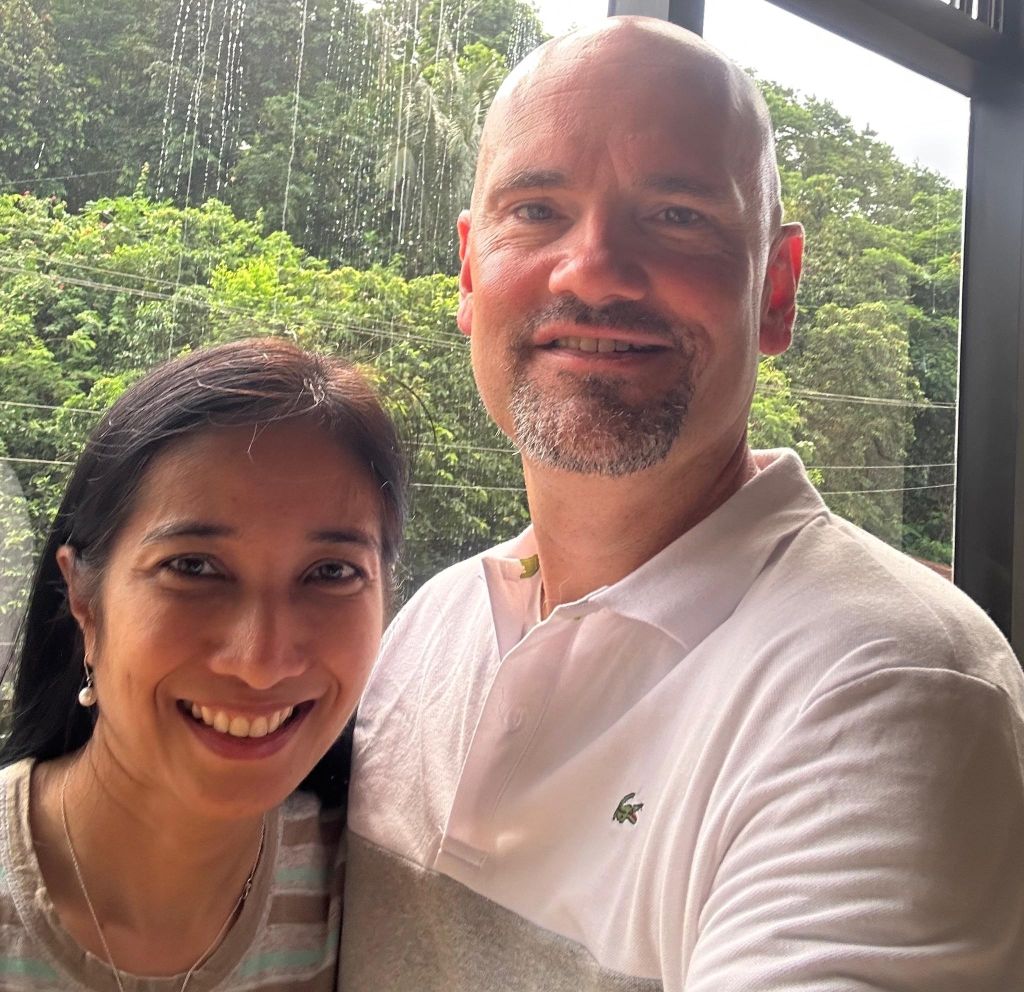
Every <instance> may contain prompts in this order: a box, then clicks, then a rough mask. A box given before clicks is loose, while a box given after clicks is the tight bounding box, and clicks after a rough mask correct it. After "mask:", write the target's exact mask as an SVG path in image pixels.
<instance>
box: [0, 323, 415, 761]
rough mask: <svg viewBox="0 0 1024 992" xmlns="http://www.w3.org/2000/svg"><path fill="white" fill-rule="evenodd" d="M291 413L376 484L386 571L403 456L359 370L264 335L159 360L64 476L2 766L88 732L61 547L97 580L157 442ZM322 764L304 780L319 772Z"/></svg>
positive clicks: (394, 549)
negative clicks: (322, 435) (310, 425)
mask: <svg viewBox="0 0 1024 992" xmlns="http://www.w3.org/2000/svg"><path fill="white" fill-rule="evenodd" d="M297 417H301V418H303V419H304V420H309V421H311V422H312V423H313V424H315V425H316V426H317V427H319V428H321V429H322V430H324V431H326V432H327V433H328V434H329V435H331V436H332V437H333V438H334V439H335V440H336V441H337V442H338V443H339V444H340V445H341V446H343V447H344V448H345V449H346V450H348V451H351V452H352V453H353V454H354V455H355V457H356V458H357V459H359V460H360V461H361V462H363V464H364V465H365V466H366V468H367V471H368V472H369V473H370V474H371V475H372V476H373V478H374V479H375V480H376V482H377V483H378V484H379V490H380V504H381V532H382V549H381V550H382V557H383V562H384V565H385V569H386V571H387V572H388V574H391V571H392V569H393V566H394V563H395V559H396V557H397V554H398V550H399V546H400V543H401V535H402V526H403V523H404V516H405V484H406V473H407V469H406V463H405V459H404V456H403V454H402V451H401V447H400V445H399V442H398V438H397V434H396V431H395V426H394V424H393V423H392V421H391V418H390V417H389V416H388V414H387V413H386V412H385V410H384V408H383V407H382V405H381V402H380V399H379V397H378V396H377V393H376V391H375V390H374V389H373V387H372V386H371V385H370V384H369V382H368V381H367V380H366V379H365V378H364V376H363V375H362V374H361V373H360V372H359V371H358V370H357V369H356V368H355V367H353V366H352V365H351V364H350V363H348V362H347V361H344V360H343V359H339V358H334V357H329V356H326V355H320V354H313V353H310V352H307V351H303V350H302V349H301V348H299V347H297V346H296V345H294V344H292V343H290V342H288V341H285V340H282V339H281V338H269V337H268V338H254V339H250V340H246V341H236V342H233V343H231V344H223V345H219V346H217V347H214V348H205V349H202V350H199V351H195V352H192V353H191V354H188V355H185V356H183V357H181V358H177V359H174V360H173V361H170V362H167V363H166V364H163V365H160V366H158V367H157V368H155V369H153V370H152V371H151V372H149V373H148V374H147V375H146V376H144V377H143V378H142V379H140V380H139V381H138V382H136V383H135V384H134V385H133V386H131V387H130V388H129V389H127V390H126V391H125V392H124V394H123V395H122V396H121V397H120V399H118V400H117V402H116V403H114V405H113V406H112V407H111V408H110V409H109V410H108V411H107V412H106V414H104V416H103V418H102V419H101V420H100V422H99V423H98V424H97V426H96V428H95V430H93V432H92V434H91V435H90V437H89V440H88V441H87V442H86V445H85V449H84V450H83V451H82V454H81V456H80V457H79V459H78V462H77V463H76V465H75V467H74V470H73V472H72V473H71V480H70V481H69V482H68V487H67V490H66V492H65V493H64V499H63V501H62V503H61V505H60V509H59V510H58V512H57V516H56V518H55V520H54V522H53V526H52V527H51V528H50V532H49V534H48V535H47V538H46V543H45V545H44V547H43V551H42V556H41V558H40V561H39V565H38V567H37V569H36V572H35V575H34V577H33V581H32V586H31V588H30V591H29V601H28V609H27V612H26V614H25V617H24V619H23V621H22V624H21V629H20V632H19V637H18V638H17V639H16V642H15V647H14V650H13V652H12V655H11V664H9V665H8V670H7V671H6V672H5V673H4V677H5V680H6V681H13V698H12V699H11V711H10V724H9V727H10V732H9V734H8V736H7V738H6V740H5V741H4V742H3V744H2V746H0V765H7V764H10V763H11V762H13V761H18V760H19V759H21V758H25V757H34V758H36V759H38V760H41V761H45V760H47V759H50V758H55V757H58V756H59V755H62V754H67V753H68V752H70V751H74V750H76V749H78V748H79V747H81V746H82V745H83V744H84V743H85V742H86V741H87V740H88V739H89V737H90V735H91V734H92V729H93V716H92V713H93V711H92V710H89V709H86V708H85V707H83V706H80V705H79V704H78V701H77V697H78V691H79V689H80V688H81V686H82V678H83V676H82V673H83V651H84V645H83V640H82V635H81V631H80V630H79V627H78V624H77V623H76V621H75V619H74V617H73V616H72V615H71V612H70V610H69V608H68V601H67V591H66V587H65V584H64V580H63V578H62V576H61V574H60V570H59V568H58V566H57V557H56V556H57V549H58V548H60V547H61V546H62V545H64V544H68V545H70V546H71V547H72V548H74V550H75V559H76V567H80V568H82V570H83V579H84V580H85V581H86V584H87V589H88V586H89V585H90V584H92V585H95V586H96V587H97V588H98V584H99V583H98V580H99V578H100V577H101V576H102V572H103V569H104V567H105V565H106V562H107V559H108V557H109V555H110V552H111V549H112V546H113V543H114V540H115V538H116V537H117V534H118V531H119V530H120V528H121V527H122V525H123V524H124V522H125V520H126V519H127V517H128V515H129V513H130V512H131V509H132V506H133V503H134V500H135V497H136V494H137V493H138V490H139V486H140V484H141V482H142V480H143V478H144V477H145V474H146V470H147V467H148V466H149V464H150V462H151V461H152V460H153V458H154V456H156V455H157V454H159V452H160V451H161V450H162V449H163V448H164V447H166V446H167V445H168V444H169V443H171V442H173V441H175V440H176V439H178V438H181V437H184V436H186V435H190V434H194V433H196V432H197V431H202V430H205V429H206V428H210V427H226V426H237V425H242V424H245V425H248V424H253V425H256V424H261V425H265V424H269V423H274V422H278V421H282V420H291V419H294V418H297ZM328 757H330V756H328ZM327 771H328V770H327V769H319V770H318V771H317V772H315V773H314V774H313V775H312V776H311V777H312V778H316V779H318V780H323V779H324V774H325V772H327ZM327 777H328V778H331V779H333V778H335V776H334V775H333V774H328V775H327Z"/></svg>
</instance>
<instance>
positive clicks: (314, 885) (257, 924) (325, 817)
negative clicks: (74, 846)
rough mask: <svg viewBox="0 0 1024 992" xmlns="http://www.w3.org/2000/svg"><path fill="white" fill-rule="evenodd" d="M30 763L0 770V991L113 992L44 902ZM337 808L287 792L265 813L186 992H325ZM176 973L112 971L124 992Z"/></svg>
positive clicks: (167, 989) (333, 940)
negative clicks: (231, 901) (237, 887)
mask: <svg viewBox="0 0 1024 992" xmlns="http://www.w3.org/2000/svg"><path fill="white" fill-rule="evenodd" d="M32 764H33V762H32V760H31V759H26V760H25V761H20V762H18V763H16V764H14V765H10V766H8V767H7V768H4V769H2V770H0V989H3V992H116V989H117V983H116V981H115V979H114V975H113V973H112V972H111V970H110V967H109V966H108V964H107V963H106V961H103V960H101V959H100V958H98V957H96V956H95V955H93V954H90V953H89V952H87V951H85V950H83V949H82V948H81V947H79V946H78V944H76V943H75V941H74V940H73V938H72V937H71V935H70V934H69V933H68V932H67V931H66V930H65V929H64V927H63V926H62V925H61V923H60V920H59V919H58V917H57V914H56V912H55V910H54V908H53V904H52V903H51V902H50V897H49V895H48V893H47V891H46V886H45V884H44V883H43V878H42V875H41V873H40V870H39V862H38V861H37V860H36V854H35V849H34V847H33V845H32V837H31V833H30V830H29V788H30V784H31V772H32ZM342 826H343V823H342V815H341V812H340V811H337V810H333V811H330V812H329V813H328V812H324V811H322V810H321V808H320V804H319V802H318V801H317V799H316V798H315V797H313V796H311V795H309V794H306V793H294V794H293V795H292V796H290V797H289V798H288V799H287V800H286V801H285V802H284V804H283V805H282V806H280V807H278V808H277V809H275V810H273V811H272V812H271V813H269V814H268V815H267V832H266V839H265V841H264V850H263V855H262V857H261V858H260V863H259V866H258V867H257V869H256V875H255V877H254V878H253V887H252V890H251V892H250V893H249V897H248V898H247V899H246V901H245V903H244V905H243V906H242V911H241V913H240V914H239V917H238V919H237V920H236V921H235V923H234V925H233V926H232V927H231V929H230V930H229V931H228V934H227V936H226V937H225V938H224V940H223V941H222V943H221V944H220V946H219V947H218V948H217V950H216V951H214V953H213V954H212V955H211V956H210V958H209V960H207V962H206V963H205V964H204V965H203V966H202V967H201V968H199V969H198V970H197V971H195V972H194V973H193V975H192V978H191V979H190V980H189V983H188V989H189V992H213V990H217V992H285V990H287V992H333V990H334V988H335V984H336V982H337V970H338V964H337V962H338V939H339V933H340V926H341V889H342V878H343V872H342V868H343V864H342V862H343V856H344V845H343V843H342V841H341V829H342ZM184 978H185V976H184V973H182V974H180V975H174V976H169V977H160V978H145V977H136V976H133V975H128V974H126V973H125V972H121V980H122V982H123V984H124V988H125V990H126V992H179V990H180V988H181V985H182V982H183V981H184Z"/></svg>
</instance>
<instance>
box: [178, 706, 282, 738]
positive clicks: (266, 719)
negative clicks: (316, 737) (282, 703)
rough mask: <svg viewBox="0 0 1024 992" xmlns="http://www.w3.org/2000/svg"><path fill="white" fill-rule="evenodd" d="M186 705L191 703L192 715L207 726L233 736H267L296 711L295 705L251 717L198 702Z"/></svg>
mask: <svg viewBox="0 0 1024 992" xmlns="http://www.w3.org/2000/svg"><path fill="white" fill-rule="evenodd" d="M186 705H187V706H189V705H190V707H191V711H192V716H193V717H194V718H195V719H196V720H202V722H203V723H205V724H206V726H208V727H212V728H213V729H214V730H216V731H218V732H219V733H221V734H229V735H230V736H231V737H266V736H267V734H272V733H273V732H274V731H275V730H277V728H278V727H280V726H281V724H282V723H284V722H285V720H287V719H288V717H290V716H291V715H292V713H294V712H295V707H294V706H286V707H285V708H284V709H280V710H276V711H275V712H274V713H269V714H267V715H265V716H255V717H251V718H250V717H246V716H240V715H239V714H237V713H225V712H224V710H218V709H214V708H213V707H211V706H200V705H199V704H198V703H191V704H186Z"/></svg>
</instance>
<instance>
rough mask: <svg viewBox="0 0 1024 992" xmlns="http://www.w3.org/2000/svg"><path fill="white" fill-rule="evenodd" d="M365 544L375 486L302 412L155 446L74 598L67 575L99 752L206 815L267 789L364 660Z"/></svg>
mask: <svg viewBox="0 0 1024 992" xmlns="http://www.w3.org/2000/svg"><path fill="white" fill-rule="evenodd" d="M380 545H381V504H380V499H379V496H378V494H377V486H376V485H375V484H374V482H373V480H372V478H371V477H370V475H369V473H368V472H367V470H366V468H365V467H364V465H362V464H361V463H360V462H359V461H357V460H356V459H355V458H354V457H353V456H352V454H350V453H349V452H348V451H347V450H344V449H342V448H340V447H339V446H338V444H337V443H336V442H335V441H333V440H332V439H331V438H330V437H329V436H328V435H327V434H326V433H324V432H323V431H321V430H320V429H319V428H317V427H315V426H314V425H312V424H310V423H307V422H302V421H293V422H285V423H283V424H279V425H274V426H270V427H266V428H260V429H258V430H257V429H254V428H253V427H229V428H211V429H209V430H207V431H203V432H202V433H199V434H196V435H194V436H192V437H188V438H185V439H183V440H181V441H179V442H176V443H174V444H172V445H171V446H170V447H168V448H167V449H166V450H165V451H163V452H162V453H161V454H160V455H159V456H158V457H157V458H156V459H154V461H153V462H152V464H151V465H150V467H149V469H148V470H147V472H146V475H145V477H144V479H143V482H142V485H141V487H140V490H139V493H138V495H137V498H136V501H135V506H134V508H133V510H132V512H131V513H130V515H129V517H128V518H127V520H126V521H125V524H124V526H123V527H122V528H121V530H120V532H119V534H118V536H117V538H116V540H115V542H114V546H113V549H112V553H111V556H110V559H109V562H108V565H107V567H106V569H105V570H104V573H103V576H102V579H101V584H100V587H99V591H98V594H97V595H96V596H95V597H94V601H93V602H92V603H91V604H90V603H88V602H86V601H84V599H83V598H82V596H81V589H80V587H79V586H78V585H77V584H76V583H75V579H74V576H73V575H72V582H71V585H72V589H71V599H72V607H73V609H74V611H75V615H76V617H77V619H78V621H79V623H80V624H81V626H82V628H83V632H84V635H85V642H86V646H87V651H88V656H89V658H90V661H91V662H92V664H93V666H94V672H95V681H96V689H97V694H98V699H99V703H98V706H99V717H98V722H97V725H96V730H95V733H94V735H93V738H92V740H91V741H90V744H89V747H90V748H91V749H92V752H93V757H94V760H95V761H97V762H100V763H101V764H100V765H99V767H100V768H101V769H102V768H103V764H102V763H105V762H106V763H112V764H109V765H108V766H107V767H108V769H110V768H114V769H117V771H118V772H119V773H125V775H124V780H125V781H130V782H133V783H137V784H141V785H143V786H147V787H152V788H154V789H157V790H161V792H163V791H166V792H168V793H170V794H173V796H175V797H177V798H178V799H180V800H181V802H182V804H183V805H184V806H185V807H186V808H187V809H189V810H190V811H193V812H194V813H196V814H200V815H206V816H211V817H215V818H224V817H233V816H244V815H251V814H252V813H255V812H258V811H262V810H265V809H268V808H270V807H272V806H274V805H275V804H277V803H278V802H280V801H281V800H282V799H284V797H285V796H287V795H288V794H289V793H290V792H291V791H292V790H293V789H294V788H295V787H296V785H297V784H298V783H299V782H300V781H301V780H302V778H303V777H304V776H305V775H306V774H307V773H308V772H309V770H310V769H311V768H312V767H313V765H314V764H315V763H316V762H317V760H318V759H319V758H320V757H321V756H322V755H323V753H324V751H326V749H327V748H328V747H329V746H330V744H331V743H332V741H333V740H334V739H335V738H336V737H337V735H338V733H339V732H340V730H341V728H342V727H343V726H344V724H345V722H346V720H347V719H348V717H349V716H350V714H351V713H352V710H353V708H354V707H355V704H356V701H357V700H358V698H359V694H360V692H361V691H362V689H363V685H364V683H365V681H366V678H367V675H368V674H369V670H370V666H371V664H372V662H373V659H374V656H375V654H376V651H377V646H378V642H379V640H380V636H381V631H382V626H383V613H384V594H385V589H384V576H383V574H382V572H383V570H382V565H381V553H380ZM61 558H62V559H63V560H62V568H63V569H64V571H65V575H67V574H68V572H69V569H68V567H67V566H68V562H69V560H70V559H69V555H68V552H67V551H66V550H63V549H62V553H61Z"/></svg>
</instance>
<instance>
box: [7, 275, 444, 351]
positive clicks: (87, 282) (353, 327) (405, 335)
mask: <svg viewBox="0 0 1024 992" xmlns="http://www.w3.org/2000/svg"><path fill="white" fill-rule="evenodd" d="M0 272H9V273H12V274H15V275H32V276H37V277H38V278H40V279H47V280H49V281H50V282H55V283H56V282H60V283H70V284H71V285H72V286H83V287H86V288H88V289H100V290H105V291H107V292H115V293H126V294H128V295H129V296H140V297H142V298H144V299H149V300H166V301H173V302H175V303H185V304H186V305H187V306H192V307H197V308H199V309H204V310H206V311H207V312H210V313H212V312H218V311H219V312H221V313H226V314H233V315H236V316H240V317H245V318H246V319H248V320H252V321H255V322H261V321H263V322H266V321H278V322H280V323H281V324H283V325H284V326H285V327H292V326H295V325H301V324H303V323H310V324H313V325H314V326H317V327H320V328H322V329H324V330H339V331H347V332H348V333H350V334H356V335H363V336H369V337H377V338H383V339H385V340H388V341H391V342H392V345H394V344H397V343H398V335H397V334H396V332H395V331H394V330H390V331H389V330H383V329H378V328H370V327H362V326H359V325H357V324H346V323H340V322H336V321H325V320H320V319H317V318H316V317H313V316H308V317H304V319H303V320H299V321H288V320H286V319H285V320H282V319H281V318H280V317H275V316H273V315H269V314H260V313H257V312H256V311H253V310H244V309H242V308H241V307H232V306H228V305H227V304H225V303H218V302H214V301H211V300H199V299H185V300H179V299H178V298H177V297H176V296H174V295H172V294H170V293H160V292H157V291H156V290H150V289H136V288H134V287H130V286H120V285H117V284H111V283H99V282H96V281H95V280H92V279H81V278H76V277H74V276H66V275H61V274H59V273H49V272H39V271H37V270H35V269H23V268H20V267H18V266H11V265H0ZM191 285H196V286H197V288H203V289H205V288H206V287H204V286H202V287H201V286H198V284H191ZM396 326H399V327H401V326H402V325H396ZM447 338H450V340H446V339H447ZM400 340H403V341H417V342H420V343H423V344H430V345H440V346H447V347H453V346H454V345H455V343H456V342H458V341H460V340H461V335H457V334H451V335H445V336H444V337H443V338H442V337H430V336H424V335H422V334H413V333H410V332H408V331H405V330H402V333H401V337H400Z"/></svg>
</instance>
